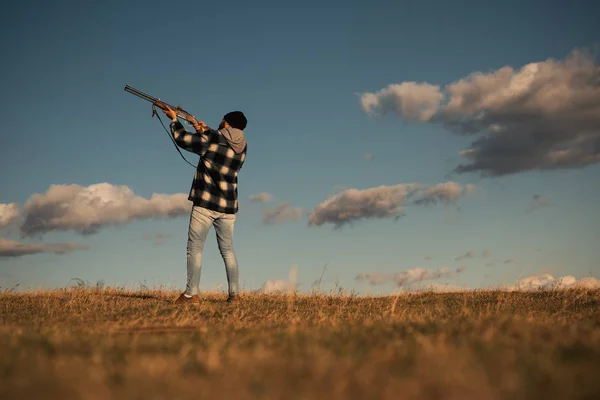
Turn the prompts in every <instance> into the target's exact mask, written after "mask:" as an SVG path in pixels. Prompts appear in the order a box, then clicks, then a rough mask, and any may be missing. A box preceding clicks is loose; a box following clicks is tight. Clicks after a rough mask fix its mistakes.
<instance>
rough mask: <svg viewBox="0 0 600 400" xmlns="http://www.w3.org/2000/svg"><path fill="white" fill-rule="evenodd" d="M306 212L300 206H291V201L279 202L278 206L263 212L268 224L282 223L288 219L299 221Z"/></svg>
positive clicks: (265, 221) (264, 220)
mask: <svg viewBox="0 0 600 400" xmlns="http://www.w3.org/2000/svg"><path fill="white" fill-rule="evenodd" d="M305 214H306V212H305V211H304V210H303V209H301V208H298V207H291V205H290V203H289V202H284V203H279V204H278V205H277V206H276V207H274V208H270V209H266V210H264V212H263V222H264V223H265V224H267V225H274V224H281V223H283V222H287V221H297V220H299V219H300V218H302V216H304V215H305Z"/></svg>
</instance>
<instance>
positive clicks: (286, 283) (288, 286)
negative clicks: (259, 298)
mask: <svg viewBox="0 0 600 400" xmlns="http://www.w3.org/2000/svg"><path fill="white" fill-rule="evenodd" d="M298 286H299V284H298V266H297V265H292V267H291V268H290V272H289V279H288V280H283V279H270V280H268V281H266V282H265V283H263V285H262V286H261V287H260V289H258V290H257V291H256V292H257V293H264V294H274V293H292V292H294V291H295V290H296V289H298Z"/></svg>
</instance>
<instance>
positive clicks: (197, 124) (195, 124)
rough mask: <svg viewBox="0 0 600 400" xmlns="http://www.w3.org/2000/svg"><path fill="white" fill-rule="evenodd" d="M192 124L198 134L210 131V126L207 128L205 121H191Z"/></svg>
mask: <svg viewBox="0 0 600 400" xmlns="http://www.w3.org/2000/svg"><path fill="white" fill-rule="evenodd" d="M190 122H191V123H192V126H193V127H194V129H195V130H196V132H200V133H202V132H204V131H205V130H207V129H208V126H206V124H205V123H204V121H199V122H198V121H196V120H193V121H190Z"/></svg>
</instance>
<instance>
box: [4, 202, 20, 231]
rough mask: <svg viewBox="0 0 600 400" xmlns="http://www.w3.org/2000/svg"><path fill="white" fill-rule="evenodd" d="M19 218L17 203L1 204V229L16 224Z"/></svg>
mask: <svg viewBox="0 0 600 400" xmlns="http://www.w3.org/2000/svg"><path fill="white" fill-rule="evenodd" d="M18 218H19V205H18V204H17V203H8V204H0V229H2V228H6V227H8V226H11V225H12V224H14V223H15V222H16V221H17V219H18Z"/></svg>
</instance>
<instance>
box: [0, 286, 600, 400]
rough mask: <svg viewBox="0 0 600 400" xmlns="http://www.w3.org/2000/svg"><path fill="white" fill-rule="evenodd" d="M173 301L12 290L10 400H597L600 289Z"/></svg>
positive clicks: (3, 377) (3, 319) (3, 351)
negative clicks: (194, 301)
mask: <svg viewBox="0 0 600 400" xmlns="http://www.w3.org/2000/svg"><path fill="white" fill-rule="evenodd" d="M175 296H176V293H172V292H164V291H142V292H127V291H123V290H115V289H102V290H93V289H65V290H59V291H47V292H38V293H27V294H16V293H3V294H0V325H1V328H0V343H1V347H0V398H2V399H7V400H8V399H29V398H30V399H36V400H37V399H71V398H76V399H108V398H124V399H144V400H151V399H169V400H175V399H202V398H231V399H240V400H243V399H254V398H260V399H274V398H277V399H365V398H368V399H482V400H484V399H528V400H529V399H538V398H539V399H570V400H573V399H592V398H600V379H599V377H600V313H599V307H600V290H573V291H557V292H539V293H514V292H513V293H507V292H492V291H490V292H479V293H460V294H434V293H425V294H418V295H410V296H404V295H403V296H401V297H399V298H398V299H397V303H396V304H395V305H394V302H395V300H396V297H394V296H391V297H387V298H361V297H353V296H334V295H305V296H302V295H297V296H267V295H256V294H245V295H243V297H242V302H241V303H239V304H228V303H225V302H224V300H225V295H220V294H213V295H206V296H205V297H204V299H203V300H204V301H203V302H202V303H201V304H196V305H185V306H178V305H174V304H172V303H171V300H172V299H173V298H174V297H175ZM392 310H393V312H392Z"/></svg>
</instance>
